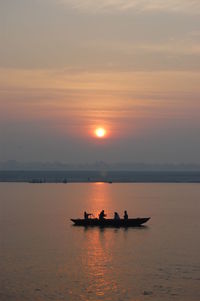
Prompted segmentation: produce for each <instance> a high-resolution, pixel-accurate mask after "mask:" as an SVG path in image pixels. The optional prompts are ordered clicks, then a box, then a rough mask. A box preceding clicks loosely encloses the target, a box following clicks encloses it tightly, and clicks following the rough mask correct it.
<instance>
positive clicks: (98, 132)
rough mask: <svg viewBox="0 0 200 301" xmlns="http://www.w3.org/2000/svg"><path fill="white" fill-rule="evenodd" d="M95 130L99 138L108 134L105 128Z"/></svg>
mask: <svg viewBox="0 0 200 301" xmlns="http://www.w3.org/2000/svg"><path fill="white" fill-rule="evenodd" d="M94 132H95V136H96V137H97V138H104V137H105V136H106V130H105V129H104V128H97V129H96V130H95V131H94Z"/></svg>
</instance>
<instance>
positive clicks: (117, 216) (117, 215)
mask: <svg viewBox="0 0 200 301" xmlns="http://www.w3.org/2000/svg"><path fill="white" fill-rule="evenodd" d="M114 220H120V216H119V214H118V213H117V212H115V213H114Z"/></svg>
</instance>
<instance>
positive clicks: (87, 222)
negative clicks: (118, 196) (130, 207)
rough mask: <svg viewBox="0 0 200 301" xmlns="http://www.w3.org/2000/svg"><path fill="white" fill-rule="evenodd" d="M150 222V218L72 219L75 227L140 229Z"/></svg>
mask: <svg viewBox="0 0 200 301" xmlns="http://www.w3.org/2000/svg"><path fill="white" fill-rule="evenodd" d="M148 220H150V217H143V218H141V217H138V218H129V219H127V220H124V219H119V220H116V219H109V218H108V219H107V218H106V219H104V220H99V219H98V218H88V219H80V218H78V219H73V218H72V219H71V221H72V222H73V223H74V226H84V227H88V226H91V227H93V226H99V227H140V226H142V225H143V224H145V223H146V222H148Z"/></svg>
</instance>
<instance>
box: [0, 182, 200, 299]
mask: <svg viewBox="0 0 200 301" xmlns="http://www.w3.org/2000/svg"><path fill="white" fill-rule="evenodd" d="M85 209H86V210H87V211H89V212H90V211H91V212H93V213H94V214H97V213H98V212H99V211H100V210H101V209H105V210H106V212H107V213H108V215H110V216H112V215H113V211H118V212H119V213H120V214H122V213H123V210H124V209H127V210H128V213H129V216H132V217H137V216H141V217H142V216H151V217H152V219H151V220H150V222H148V224H147V227H143V228H137V229H136V228H132V229H131V228H129V229H98V228H92V229H90V228H88V229H85V228H81V227H73V226H72V225H71V222H70V218H71V217H80V215H81V214H82V212H83V211H84V210H85ZM0 210H1V215H0V238H1V250H0V282H1V285H0V300H1V301H11V300H12V301H24V300H26V301H44V300H56V301H60V300H67V301H76V300H94V301H95V300H106V301H109V300H112V301H119V300H123V301H124V300H130V301H143V300H155V301H160V300H181V301H197V300H198V301H199V300H200V238H199V237H200V236H199V233H200V185H199V184H112V185H109V184H105V183H104V184H67V185H64V184H0Z"/></svg>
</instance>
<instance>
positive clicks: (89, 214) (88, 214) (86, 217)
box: [84, 211, 92, 219]
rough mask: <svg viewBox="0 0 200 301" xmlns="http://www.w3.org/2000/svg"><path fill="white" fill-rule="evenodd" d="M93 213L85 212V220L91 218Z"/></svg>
mask: <svg viewBox="0 0 200 301" xmlns="http://www.w3.org/2000/svg"><path fill="white" fill-rule="evenodd" d="M91 215H92V213H87V212H86V211H85V212H84V219H88V218H89V216H91Z"/></svg>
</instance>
